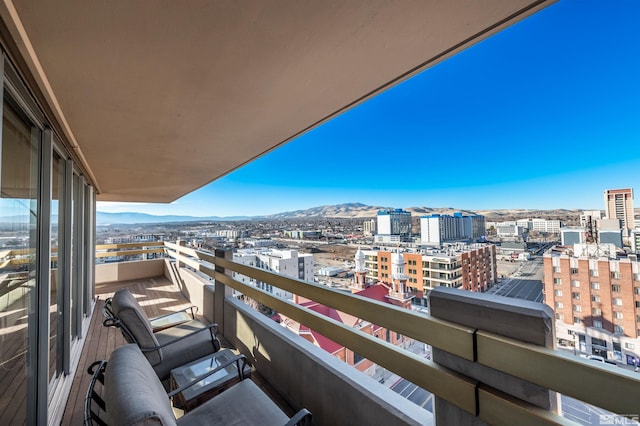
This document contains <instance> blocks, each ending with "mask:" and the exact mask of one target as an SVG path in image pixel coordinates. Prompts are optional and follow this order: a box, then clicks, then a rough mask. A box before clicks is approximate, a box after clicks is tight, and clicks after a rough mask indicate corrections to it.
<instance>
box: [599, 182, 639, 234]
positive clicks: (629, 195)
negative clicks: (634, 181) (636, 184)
mask: <svg viewBox="0 0 640 426" xmlns="http://www.w3.org/2000/svg"><path fill="white" fill-rule="evenodd" d="M604 207H605V212H606V216H607V218H609V219H619V220H620V222H621V223H622V228H623V229H627V230H631V229H633V219H634V212H633V189H632V188H624V189H607V190H605V191H604Z"/></svg>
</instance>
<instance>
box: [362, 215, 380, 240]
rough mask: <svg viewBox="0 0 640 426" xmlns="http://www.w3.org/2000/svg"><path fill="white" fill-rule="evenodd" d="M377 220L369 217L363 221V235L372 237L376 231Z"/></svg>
mask: <svg viewBox="0 0 640 426" xmlns="http://www.w3.org/2000/svg"><path fill="white" fill-rule="evenodd" d="M376 230H377V227H376V220H375V219H369V220H365V221H364V222H362V235H364V236H365V237H370V236H372V235H374V234H375V233H376Z"/></svg>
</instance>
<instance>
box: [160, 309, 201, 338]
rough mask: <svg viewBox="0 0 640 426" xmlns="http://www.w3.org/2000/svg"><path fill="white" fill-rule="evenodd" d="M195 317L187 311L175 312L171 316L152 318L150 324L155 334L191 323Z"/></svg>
mask: <svg viewBox="0 0 640 426" xmlns="http://www.w3.org/2000/svg"><path fill="white" fill-rule="evenodd" d="M192 319H193V317H192V316H191V315H190V314H189V313H188V312H186V311H178V312H173V313H171V314H167V315H162V316H160V317H156V318H151V319H150V320H149V324H151V330H152V331H153V332H154V333H155V332H157V331H161V330H165V329H167V328H171V327H175V326H176V325H180V324H184V323H185V322H189V321H191V320H192Z"/></svg>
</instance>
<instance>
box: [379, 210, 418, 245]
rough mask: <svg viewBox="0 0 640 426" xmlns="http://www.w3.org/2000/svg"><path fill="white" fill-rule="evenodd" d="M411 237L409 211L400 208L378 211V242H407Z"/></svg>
mask: <svg viewBox="0 0 640 426" xmlns="http://www.w3.org/2000/svg"><path fill="white" fill-rule="evenodd" d="M410 239H411V213H410V212H407V211H404V210H402V209H394V210H380V211H378V233H377V235H376V237H375V240H376V242H379V243H399V242H407V241H409V240H410Z"/></svg>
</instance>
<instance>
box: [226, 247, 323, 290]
mask: <svg viewBox="0 0 640 426" xmlns="http://www.w3.org/2000/svg"><path fill="white" fill-rule="evenodd" d="M233 260H234V262H238V263H241V264H243V265H249V266H254V267H256V268H261V269H264V270H266V271H271V272H276V273H278V274H282V275H286V276H288V277H292V278H298V279H301V280H304V281H310V282H313V255H312V254H306V253H298V251H297V250H276V249H263V250H259V249H241V250H238V251H237V252H235V253H233ZM233 278H234V279H236V280H238V281H240V282H242V283H247V284H251V285H255V286H256V287H258V288H260V289H262V290H266V291H268V292H270V293H272V294H274V295H276V296H278V297H281V298H283V299H291V298H292V297H293V295H292V294H291V293H289V292H287V291H284V290H281V289H279V288H277V287H273V286H272V285H271V284H268V283H263V282H262V281H258V280H256V279H253V278H249V277H247V276H245V275H242V274H238V273H237V272H234V273H233Z"/></svg>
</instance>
